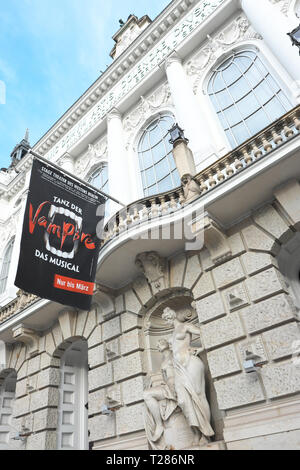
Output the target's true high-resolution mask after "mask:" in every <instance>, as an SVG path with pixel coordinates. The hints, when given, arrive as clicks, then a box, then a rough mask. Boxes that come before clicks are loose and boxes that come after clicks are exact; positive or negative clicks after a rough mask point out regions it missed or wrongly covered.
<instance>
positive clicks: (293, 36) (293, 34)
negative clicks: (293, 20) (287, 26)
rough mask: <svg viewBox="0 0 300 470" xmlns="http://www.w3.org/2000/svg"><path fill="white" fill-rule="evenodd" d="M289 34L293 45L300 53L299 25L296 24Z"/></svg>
mask: <svg viewBox="0 0 300 470" xmlns="http://www.w3.org/2000/svg"><path fill="white" fill-rule="evenodd" d="M288 36H290V38H291V41H292V43H293V46H297V47H298V49H299V54H300V25H299V26H297V28H295V29H294V30H293V31H292V32H291V33H288Z"/></svg>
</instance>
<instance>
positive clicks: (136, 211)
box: [0, 106, 300, 323]
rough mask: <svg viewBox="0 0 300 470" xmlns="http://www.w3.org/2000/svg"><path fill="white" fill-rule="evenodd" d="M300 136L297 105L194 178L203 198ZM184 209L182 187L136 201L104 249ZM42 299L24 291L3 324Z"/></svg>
mask: <svg viewBox="0 0 300 470" xmlns="http://www.w3.org/2000/svg"><path fill="white" fill-rule="evenodd" d="M299 134H300V106H297V107H296V108H294V109H293V110H291V111H290V112H288V113H287V114H285V115H284V116H282V117H281V118H280V119H278V120H277V121H276V122H274V123H273V124H271V125H270V126H268V127H266V128H265V129H263V130H262V131H261V132H259V133H258V134H257V135H255V136H254V137H252V138H251V139H249V140H248V141H247V142H244V143H243V144H242V145H240V146H239V147H238V148H236V149H234V150H232V151H231V152H229V153H228V154H227V155H225V156H224V157H222V158H220V159H219V160H218V161H217V162H215V163H214V164H213V165H211V166H209V167H208V168H206V169H205V170H203V171H201V172H200V173H198V174H197V175H196V176H195V178H194V179H195V180H196V181H197V182H198V183H199V186H200V190H201V194H200V195H199V198H201V197H202V196H203V195H205V194H207V193H208V192H210V191H213V190H214V189H215V188H216V187H217V186H219V185H220V184H221V183H223V182H224V181H226V180H229V179H230V178H234V177H235V176H236V175H238V174H240V173H241V172H242V171H244V170H245V169H247V168H249V167H250V166H251V165H255V164H256V162H258V161H260V160H261V159H262V158H265V157H267V156H268V155H269V154H270V153H271V152H272V151H274V150H276V149H278V148H280V147H281V146H283V145H285V144H286V143H287V142H288V141H290V140H292V139H293V138H295V137H297V136H298V135H299ZM183 207H186V202H185V197H184V192H183V188H182V187H179V188H176V189H173V190H171V191H167V192H165V193H161V194H157V195H155V196H150V197H146V198H143V199H140V200H139V201H136V202H133V203H132V204H129V206H128V207H127V208H125V209H122V210H121V211H120V212H118V213H117V214H116V215H115V216H114V217H113V218H112V219H111V220H110V221H109V222H108V223H107V224H106V226H105V228H104V239H103V241H102V247H103V246H104V245H106V244H107V243H108V242H109V241H111V240H112V239H115V238H116V237H118V236H119V235H120V234H122V233H123V232H125V231H126V230H128V229H129V228H131V227H133V226H134V225H139V224H143V222H146V221H148V220H151V219H155V218H157V217H163V216H165V215H168V214H172V213H174V212H176V211H179V210H180V209H181V208H183ZM38 299H39V298H38V297H36V296H34V295H31V294H26V293H23V292H21V291H20V292H19V293H18V296H17V298H16V299H15V300H13V301H12V302H10V303H9V304H7V305H6V306H4V307H2V308H1V309H0V323H3V322H4V321H6V320H8V319H10V318H11V317H12V316H14V315H15V314H17V313H18V312H19V311H21V310H22V309H24V308H25V307H28V306H29V305H31V304H32V303H34V302H36V301H37V300H38Z"/></svg>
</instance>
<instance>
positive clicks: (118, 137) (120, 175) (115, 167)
mask: <svg viewBox="0 0 300 470" xmlns="http://www.w3.org/2000/svg"><path fill="white" fill-rule="evenodd" d="M107 146H108V181H109V194H110V195H111V196H112V197H114V198H115V199H118V200H119V201H121V202H123V203H124V204H128V203H129V202H132V199H131V189H130V174H129V165H128V161H127V154H126V149H125V139H124V130H123V123H122V117H121V114H120V113H119V111H118V110H117V109H116V108H114V109H112V110H111V112H110V113H109V114H108V115H107ZM120 209H121V206H119V205H118V204H116V203H113V202H111V203H110V215H113V214H114V213H115V212H117V211H118V210H120Z"/></svg>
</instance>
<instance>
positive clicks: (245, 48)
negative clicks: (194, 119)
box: [202, 43, 294, 149]
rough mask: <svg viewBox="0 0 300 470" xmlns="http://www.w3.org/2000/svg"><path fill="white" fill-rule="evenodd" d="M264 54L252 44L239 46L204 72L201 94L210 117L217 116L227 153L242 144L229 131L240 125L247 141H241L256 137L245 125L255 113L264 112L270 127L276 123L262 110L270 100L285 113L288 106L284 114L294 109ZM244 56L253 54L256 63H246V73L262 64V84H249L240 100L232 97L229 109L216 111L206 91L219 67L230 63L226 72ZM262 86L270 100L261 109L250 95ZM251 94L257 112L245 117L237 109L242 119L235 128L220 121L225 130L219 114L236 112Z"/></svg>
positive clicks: (282, 83)
mask: <svg viewBox="0 0 300 470" xmlns="http://www.w3.org/2000/svg"><path fill="white" fill-rule="evenodd" d="M263 49H264V48H263ZM266 52H267V51H266V50H261V49H259V48H258V47H256V46H255V45H254V44H251V43H246V44H243V45H242V46H240V47H238V48H233V49H230V50H228V51H227V52H226V53H223V54H222V55H221V56H220V57H219V59H218V60H217V61H216V62H215V63H214V64H213V66H211V67H210V68H209V71H208V72H207V74H206V76H205V77H204V79H203V81H202V89H203V93H204V95H206V96H207V99H208V103H209V106H210V109H211V111H212V113H213V115H214V116H216V115H217V117H218V126H219V127H220V129H221V130H222V132H223V134H224V137H225V138H226V141H227V142H228V146H229V149H234V148H236V147H237V146H239V145H241V143H242V140H241V142H239V140H238V136H235V135H234V133H233V131H232V130H234V128H235V127H237V126H240V125H243V130H244V131H245V134H246V132H247V138H246V137H245V139H244V141H245V140H247V139H248V138H251V137H253V136H254V135H255V133H253V132H252V131H251V130H250V129H249V127H248V125H247V123H246V122H245V121H246V120H249V119H250V118H251V117H253V116H254V115H255V114H256V113H258V112H260V111H263V112H264V113H265V115H266V117H267V119H269V123H272V122H274V121H275V119H271V118H270V116H268V115H267V113H266V110H265V106H266V105H267V104H269V103H271V102H272V100H274V99H279V103H280V105H281V107H282V108H283V109H287V108H286V105H287V104H288V103H289V105H290V106H289V108H288V109H287V111H288V110H289V109H292V107H293V106H294V105H293V97H292V95H291V93H290V92H289V90H288V87H287V83H286V81H285V79H284V77H283V76H281V71H280V67H279V70H276V69H275V67H274V64H273V65H272V62H270V61H269V60H268V59H267V58H266ZM247 53H248V54H249V53H250V54H253V56H254V54H255V59H254V60H253V61H252V62H251V64H250V62H249V64H250V65H249V66H248V67H247V71H249V70H250V68H251V67H253V65H254V64H255V63H256V64H257V63H258V64H259V63H261V64H262V66H263V69H266V73H264V72H263V70H261V72H260V75H261V80H260V81H259V83H256V85H255V86H253V85H251V84H248V87H250V88H249V90H248V92H247V93H245V94H243V95H242V97H240V98H239V99H238V100H236V99H233V97H232V100H231V103H230V105H228V106H227V107H224V106H223V107H222V106H220V109H219V108H218V109H217V108H216V105H215V104H214V102H213V99H212V98H211V95H212V93H211V90H210V89H209V87H210V84H211V81H212V80H213V78H214V75H215V72H216V71H218V69H220V68H221V69H222V68H223V69H224V67H222V66H224V65H226V62H227V61H229V60H231V62H230V64H228V65H226V69H227V68H228V67H229V66H230V65H231V64H232V62H233V60H234V58H235V57H236V56H239V55H243V54H247ZM274 59H275V60H276V58H274ZM256 70H257V69H256ZM243 76H245V72H244V74H243V73H241V74H240V75H239V77H238V78H237V79H236V80H234V81H233V82H232V83H230V85H228V86H227V89H228V87H230V86H232V85H233V84H234V83H237V82H238V81H239V80H240V79H241V78H242V77H243ZM270 81H272V83H274V82H275V83H276V88H278V91H275V90H274V87H273V85H272V84H271V83H270ZM247 83H248V82H247ZM263 83H267V85H268V88H269V90H270V91H271V92H272V97H271V98H270V99H268V100H267V101H266V102H264V103H263V105H261V103H260V101H259V100H257V96H258V95H257V94H256V93H255V94H253V90H254V89H256V88H258V87H259V86H260V85H261V84H263ZM224 89H226V86H225V87H224ZM251 93H252V94H253V96H254V97H255V99H256V100H257V101H258V106H257V107H256V109H255V110H254V111H253V112H252V113H250V114H249V115H247V116H245V115H243V111H239V109H237V114H239V115H240V116H241V118H242V119H241V120H239V121H238V122H236V123H235V124H232V123H229V122H228V121H226V120H225V118H223V120H224V122H226V124H227V126H226V127H224V125H223V123H222V120H221V119H220V117H219V114H220V113H221V114H224V110H226V109H230V108H231V109H235V108H236V105H237V103H239V102H241V101H242V100H244V99H245V97H247V96H250V95H251ZM282 94H283V95H284V101H282V100H281V99H280V96H279V95H282ZM266 125H268V122H267V121H266ZM262 128H263V127H262ZM229 133H230V137H231V138H229V135H228V134H229ZM234 142H235V145H233V143H234Z"/></svg>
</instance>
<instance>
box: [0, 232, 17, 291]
mask: <svg viewBox="0 0 300 470" xmlns="http://www.w3.org/2000/svg"><path fill="white" fill-rule="evenodd" d="M13 247H14V238H13V239H12V240H11V241H10V243H9V244H8V246H7V248H6V250H5V252H4V256H3V260H2V267H1V274H0V294H4V292H5V289H6V285H7V279H8V274H9V268H10V263H11V257H12V251H13Z"/></svg>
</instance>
